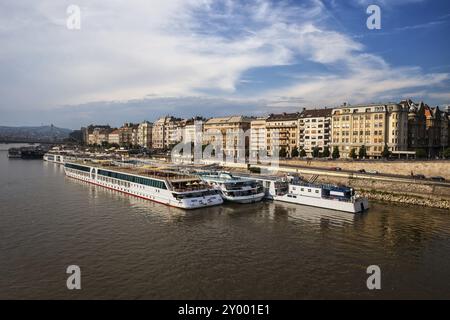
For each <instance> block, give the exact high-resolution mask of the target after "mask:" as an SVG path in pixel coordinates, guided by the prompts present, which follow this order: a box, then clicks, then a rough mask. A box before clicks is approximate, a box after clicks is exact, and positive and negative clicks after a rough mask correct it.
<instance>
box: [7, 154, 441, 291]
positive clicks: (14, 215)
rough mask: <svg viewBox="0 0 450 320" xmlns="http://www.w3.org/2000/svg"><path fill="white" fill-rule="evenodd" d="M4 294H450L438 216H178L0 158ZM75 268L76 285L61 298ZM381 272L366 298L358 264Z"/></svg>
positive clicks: (272, 209)
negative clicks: (68, 274) (69, 271)
mask: <svg viewBox="0 0 450 320" xmlns="http://www.w3.org/2000/svg"><path fill="white" fill-rule="evenodd" d="M0 181H1V182H2V184H1V189H0V191H1V192H0V203H1V207H0V231H1V232H0V237H1V241H0V256H1V257H2V259H0V274H1V277H0V298H129V299H142V298H154V299H157V298H169V299H183V298H191V299H195V298H207V299H213V298H224V299H243V298H253V299H266V298H274V299H278V298H290V299H296V298H418V297H421V298H431V297H441V298H442V297H445V298H450V289H449V286H450V285H449V281H448V280H449V279H450V265H449V264H450V215H449V212H448V211H446V210H437V209H427V208H418V207H403V206H394V205H388V204H382V203H373V205H372V208H371V209H370V210H369V211H368V212H367V213H364V214H359V215H352V214H348V213H342V212H335V211H330V210H325V209H320V208H311V207H303V206H298V205H294V204H289V203H282V202H261V203H256V204H250V205H238V204H229V203H227V204H225V205H222V206H217V207H210V208H205V209H199V210H192V211H183V210H181V209H177V208H172V207H167V206H165V205H162V204H158V203H154V202H150V201H146V200H143V199H139V198H134V197H131V196H128V195H124V194H121V193H118V192H116V191H112V190H109V189H104V188H101V187H97V186H93V185H90V184H87V183H84V182H80V181H78V180H73V179H70V178H66V177H65V176H64V174H63V169H62V167H61V166H58V165H55V164H51V163H43V162H41V161H21V160H15V161H13V160H8V159H7V158H6V153H5V152H0ZM70 264H78V265H80V267H81V269H82V283H83V289H82V290H81V291H80V292H72V291H68V290H67V289H66V287H65V281H66V274H65V268H66V267H67V266H68V265H70ZM371 264H377V265H379V266H380V267H381V269H382V288H383V289H382V290H381V291H379V292H373V291H368V290H367V288H366V286H365V283H366V278H367V275H366V268H367V266H369V265H371Z"/></svg>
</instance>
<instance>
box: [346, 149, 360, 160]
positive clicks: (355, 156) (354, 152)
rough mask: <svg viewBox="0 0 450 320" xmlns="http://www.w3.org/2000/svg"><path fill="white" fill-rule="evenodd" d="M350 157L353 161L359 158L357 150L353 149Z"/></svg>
mask: <svg viewBox="0 0 450 320" xmlns="http://www.w3.org/2000/svg"><path fill="white" fill-rule="evenodd" d="M348 156H349V157H350V158H352V159H356V158H358V155H357V154H356V149H355V148H352V150H350V153H349V155H348Z"/></svg>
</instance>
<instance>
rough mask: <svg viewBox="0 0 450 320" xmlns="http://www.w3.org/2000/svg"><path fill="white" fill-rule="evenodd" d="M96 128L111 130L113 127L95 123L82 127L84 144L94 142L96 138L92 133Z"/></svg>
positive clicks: (98, 129)
mask: <svg viewBox="0 0 450 320" xmlns="http://www.w3.org/2000/svg"><path fill="white" fill-rule="evenodd" d="M95 129H97V131H101V130H111V127H110V126H109V125H94V124H91V125H89V126H87V127H82V128H81V134H82V139H83V144H85V145H86V144H92V143H91V142H94V140H95V138H94V136H93V135H92V134H93V133H94V130H95ZM90 135H91V136H90Z"/></svg>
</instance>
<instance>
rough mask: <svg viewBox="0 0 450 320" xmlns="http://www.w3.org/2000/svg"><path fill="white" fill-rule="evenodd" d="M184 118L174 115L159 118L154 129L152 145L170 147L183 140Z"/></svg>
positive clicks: (163, 147)
mask: <svg viewBox="0 0 450 320" xmlns="http://www.w3.org/2000/svg"><path fill="white" fill-rule="evenodd" d="M182 121H183V120H182V119H180V118H175V117H172V116H165V117H162V118H159V119H158V120H157V121H156V122H155V123H154V124H153V129H152V147H153V148H154V149H168V148H170V147H171V146H174V145H176V144H177V143H179V142H180V141H181V140H182Z"/></svg>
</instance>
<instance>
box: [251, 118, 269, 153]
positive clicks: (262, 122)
mask: <svg viewBox="0 0 450 320" xmlns="http://www.w3.org/2000/svg"><path fill="white" fill-rule="evenodd" d="M266 119H267V117H264V118H258V119H256V120H252V121H251V122H250V158H252V159H258V155H259V156H261V155H262V153H265V155H267V142H266V139H267V130H266Z"/></svg>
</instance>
